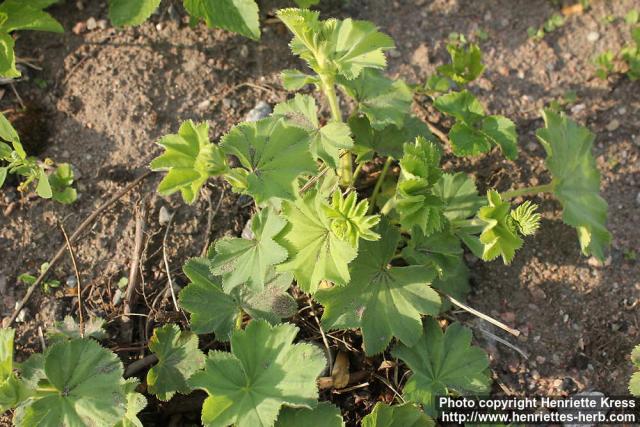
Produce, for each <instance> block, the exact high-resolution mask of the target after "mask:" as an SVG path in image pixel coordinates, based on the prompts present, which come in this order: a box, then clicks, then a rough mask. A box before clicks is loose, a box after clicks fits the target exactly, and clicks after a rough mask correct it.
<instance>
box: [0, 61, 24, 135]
mask: <svg viewBox="0 0 640 427" xmlns="http://www.w3.org/2000/svg"><path fill="white" fill-rule="evenodd" d="M0 74H1V73H0ZM0 138H2V139H3V140H5V141H7V142H12V143H16V142H17V143H19V142H20V137H19V136H18V132H16V130H15V129H14V127H13V126H12V125H11V122H10V121H9V120H7V118H6V117H5V115H4V114H2V113H0ZM4 145H6V144H4Z"/></svg>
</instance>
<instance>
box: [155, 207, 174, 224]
mask: <svg viewBox="0 0 640 427" xmlns="http://www.w3.org/2000/svg"><path fill="white" fill-rule="evenodd" d="M170 218H171V213H170V212H169V209H167V208H165V207H164V206H162V207H161V208H160V212H159V213H158V222H159V223H160V225H165V224H167V223H169V219H170Z"/></svg>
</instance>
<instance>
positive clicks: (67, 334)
mask: <svg viewBox="0 0 640 427" xmlns="http://www.w3.org/2000/svg"><path fill="white" fill-rule="evenodd" d="M104 324H105V321H104V319H101V318H100V317H91V318H89V320H88V321H86V322H85V323H84V325H83V326H84V336H82V334H81V333H80V324H79V323H78V322H76V320H75V319H74V318H73V317H71V316H65V317H64V320H63V321H62V322H54V323H53V326H52V327H50V328H49V329H47V338H49V340H50V341H52V342H61V341H65V340H72V339H76V338H93V339H96V340H102V339H105V338H106V337H107V333H106V331H105V330H104Z"/></svg>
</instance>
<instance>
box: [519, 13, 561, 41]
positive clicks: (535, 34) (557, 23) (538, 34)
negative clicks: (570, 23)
mask: <svg viewBox="0 0 640 427" xmlns="http://www.w3.org/2000/svg"><path fill="white" fill-rule="evenodd" d="M564 24H565V20H564V18H563V17H562V15H559V14H557V13H554V14H553V15H551V17H549V18H548V19H547V20H546V21H545V22H544V24H542V26H540V27H538V28H536V27H529V28H527V35H528V36H529V38H532V39H534V40H536V41H539V40H542V39H543V38H544V36H545V34H549V33H552V32H554V31H555V30H557V29H558V28H560V27H562V26H563V25H564Z"/></svg>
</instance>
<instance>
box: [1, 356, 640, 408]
mask: <svg viewBox="0 0 640 427" xmlns="http://www.w3.org/2000/svg"><path fill="white" fill-rule="evenodd" d="M0 360H2V358H0ZM631 363H633V367H634V369H635V372H634V373H633V375H631V379H630V380H629V393H631V394H632V395H634V396H640V345H637V346H635V347H634V349H633V351H632V352H631ZM0 378H1V377H0Z"/></svg>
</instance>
